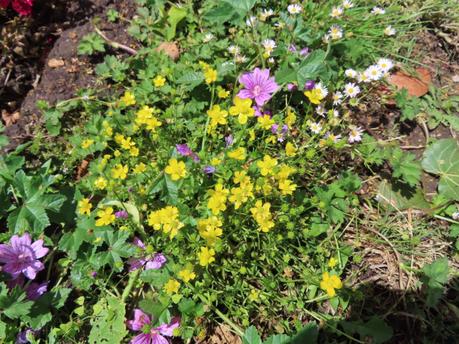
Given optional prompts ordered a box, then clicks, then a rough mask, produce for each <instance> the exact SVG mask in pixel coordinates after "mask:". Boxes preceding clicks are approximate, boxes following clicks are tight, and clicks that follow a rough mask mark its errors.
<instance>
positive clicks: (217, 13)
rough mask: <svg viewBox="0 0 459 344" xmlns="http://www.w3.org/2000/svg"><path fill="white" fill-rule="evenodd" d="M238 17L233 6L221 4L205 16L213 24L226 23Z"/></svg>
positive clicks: (225, 3)
mask: <svg viewBox="0 0 459 344" xmlns="http://www.w3.org/2000/svg"><path fill="white" fill-rule="evenodd" d="M235 15H236V10H235V9H234V7H233V6H231V4H229V3H227V2H221V3H219V4H218V5H217V6H216V7H213V8H212V9H210V10H209V11H207V12H206V14H204V19H205V20H207V21H209V22H211V23H224V22H227V21H229V20H231V19H232V18H233V17H234V16H235Z"/></svg>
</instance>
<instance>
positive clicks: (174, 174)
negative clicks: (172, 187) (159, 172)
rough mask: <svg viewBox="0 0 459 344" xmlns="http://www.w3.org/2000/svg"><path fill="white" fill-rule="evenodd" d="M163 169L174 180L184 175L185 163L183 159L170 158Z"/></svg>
mask: <svg viewBox="0 0 459 344" xmlns="http://www.w3.org/2000/svg"><path fill="white" fill-rule="evenodd" d="M164 171H165V172H166V173H167V174H168V175H170V177H171V179H172V180H174V181H175V180H179V179H180V178H185V177H186V166H185V163H184V162H183V161H178V160H177V159H170V160H169V165H167V166H166V169H165V170H164Z"/></svg>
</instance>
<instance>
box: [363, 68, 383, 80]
mask: <svg viewBox="0 0 459 344" xmlns="http://www.w3.org/2000/svg"><path fill="white" fill-rule="evenodd" d="M364 73H367V74H368V76H369V78H370V79H371V80H375V81H376V80H379V79H381V78H382V76H383V73H382V70H381V68H379V66H378V65H372V66H370V67H368V68H367V70H366V71H365V72H364Z"/></svg>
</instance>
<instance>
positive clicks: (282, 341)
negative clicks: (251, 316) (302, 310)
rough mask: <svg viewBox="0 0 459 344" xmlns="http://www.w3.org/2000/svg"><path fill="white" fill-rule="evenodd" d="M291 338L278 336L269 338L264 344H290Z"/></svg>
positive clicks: (282, 335)
mask: <svg viewBox="0 0 459 344" xmlns="http://www.w3.org/2000/svg"><path fill="white" fill-rule="evenodd" d="M290 341H291V338H290V337H289V336H287V335H285V334H276V335H274V336H271V337H269V338H268V339H266V341H265V342H264V343H263V344H289V343H290Z"/></svg>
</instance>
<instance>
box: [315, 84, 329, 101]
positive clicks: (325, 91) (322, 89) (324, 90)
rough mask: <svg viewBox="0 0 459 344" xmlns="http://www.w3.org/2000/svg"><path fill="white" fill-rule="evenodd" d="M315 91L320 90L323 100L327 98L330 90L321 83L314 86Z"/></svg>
mask: <svg viewBox="0 0 459 344" xmlns="http://www.w3.org/2000/svg"><path fill="white" fill-rule="evenodd" d="M314 89H316V90H320V92H321V95H322V98H325V97H326V96H327V95H328V89H327V87H326V86H324V85H323V84H322V82H319V83H318V84H316V85H315V86H314Z"/></svg>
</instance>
